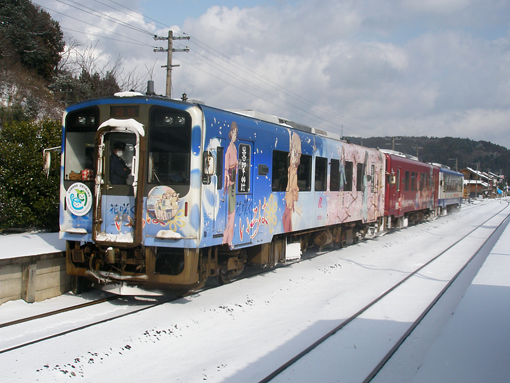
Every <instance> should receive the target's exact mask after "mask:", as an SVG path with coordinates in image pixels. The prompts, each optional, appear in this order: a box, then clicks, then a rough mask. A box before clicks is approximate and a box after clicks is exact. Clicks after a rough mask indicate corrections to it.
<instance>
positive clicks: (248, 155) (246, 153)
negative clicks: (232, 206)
mask: <svg viewBox="0 0 510 383" xmlns="http://www.w3.org/2000/svg"><path fill="white" fill-rule="evenodd" d="M252 149H253V145H252V143H250V142H245V141H240V142H239V148H238V175H237V195H236V213H235V215H236V218H235V219H236V226H237V231H238V235H234V245H241V244H248V243H251V240H252V238H251V235H252V230H251V229H252V228H253V222H252V217H253V214H254V212H253V209H254V208H255V206H254V203H253V190H252V168H253V167H252V162H253V158H252V153H253V150H252Z"/></svg>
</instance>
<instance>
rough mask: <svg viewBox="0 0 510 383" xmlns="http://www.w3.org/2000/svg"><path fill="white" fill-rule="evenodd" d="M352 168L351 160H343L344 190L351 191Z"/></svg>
mask: <svg viewBox="0 0 510 383" xmlns="http://www.w3.org/2000/svg"><path fill="white" fill-rule="evenodd" d="M352 169H353V164H352V162H351V161H345V178H344V180H345V184H344V191H352Z"/></svg>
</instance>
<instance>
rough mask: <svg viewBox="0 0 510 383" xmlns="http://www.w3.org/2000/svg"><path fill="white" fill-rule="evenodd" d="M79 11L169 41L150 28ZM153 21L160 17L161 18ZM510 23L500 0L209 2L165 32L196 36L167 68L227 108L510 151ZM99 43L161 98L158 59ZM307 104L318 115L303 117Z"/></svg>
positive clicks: (177, 82) (137, 49) (147, 50)
mask: <svg viewBox="0 0 510 383" xmlns="http://www.w3.org/2000/svg"><path fill="white" fill-rule="evenodd" d="M43 3H46V4H54V3H55V2H54V1H53V0H44V1H43ZM137 4H138V2H132V3H131V5H129V6H130V8H133V9H136V7H137ZM186 4H187V3H179V6H183V7H184V6H187V5H186ZM219 4H221V2H220V3H219ZM268 4H269V5H268ZM43 5H44V4H43ZM94 6H96V3H94ZM190 6H193V4H190ZM59 9H61V8H59ZM128 13H129V12H128ZM57 16H58V15H54V17H55V18H56V19H57V20H58V19H59V18H58V17H57ZM80 17H83V18H84V19H87V20H89V21H90V22H91V23H92V24H94V25H96V26H97V27H101V28H103V29H106V28H107V27H108V28H112V29H114V30H115V31H116V32H120V33H122V34H124V35H126V36H128V37H129V38H132V39H135V40H138V41H142V42H144V43H146V44H148V45H153V46H162V47H166V42H164V41H159V42H155V41H153V40H152V38H151V36H149V35H148V34H147V35H143V34H141V33H139V32H136V31H133V30H129V29H126V28H122V27H120V26H119V25H117V24H112V23H110V25H108V26H105V25H104V24H103V21H101V22H98V21H97V20H96V21H93V18H92V16H90V15H89V16H87V15H81V16H80ZM137 17H139V15H137V14H133V15H122V18H123V19H124V20H126V21H128V22H129V23H130V24H132V25H136V26H138V27H140V28H142V29H145V30H147V31H149V32H151V33H157V34H158V35H161V36H166V34H167V31H168V29H155V28H156V27H155V25H154V23H153V22H152V21H150V20H149V21H150V23H149V21H147V20H146V21H141V20H139V19H138V18H137ZM151 17H153V18H155V19H158V20H159V19H161V21H163V22H164V21H165V20H164V16H163V15H151ZM509 18H510V4H509V3H508V2H501V1H498V0H484V1H481V0H448V1H447V0H442V1H440V0H420V1H418V0H403V1H399V2H396V1H383V0H368V1H363V2H360V1H355V0H346V1H341V2H339V1H336V0H322V1H318V2H317V1H312V0H303V1H300V2H276V1H274V2H264V3H262V2H261V5H259V6H256V7H251V8H247V7H242V3H240V4H239V6H237V7H230V8H229V7H226V6H221V5H218V6H213V7H210V8H209V9H208V10H207V11H206V12H204V13H203V14H202V15H201V16H199V17H196V18H187V19H186V20H182V22H181V23H175V24H176V25H175V26H174V27H172V29H173V30H174V31H175V32H176V33H177V32H180V31H184V32H186V33H189V34H190V35H191V40H190V41H176V42H175V46H176V47H177V48H182V47H184V46H185V45H189V46H190V48H191V51H190V52H189V53H175V54H174V56H173V57H174V64H181V66H180V67H179V68H175V69H174V70H173V95H174V96H176V97H178V96H180V94H182V93H183V92H186V93H187V94H188V96H189V97H192V98H198V99H201V100H203V101H205V102H206V103H209V104H211V105H214V106H219V107H224V108H257V109H259V110H260V111H262V112H266V113H273V114H279V115H282V116H284V117H289V118H292V119H295V120H297V121H301V122H304V123H307V124H311V125H314V126H317V127H320V128H323V129H326V130H336V131H338V130H339V129H340V128H339V127H340V125H344V130H345V133H346V134H357V133H358V134H360V135H363V136H370V135H376V134H377V135H402V134H406V135H431V136H445V135H450V136H460V137H468V138H473V139H475V138H476V139H481V138H484V139H486V140H493V141H494V142H497V143H499V144H502V145H505V146H507V147H510V137H509V138H507V137H506V135H505V134H503V133H502V132H504V131H505V129H507V127H508V125H509V123H510V112H509V111H510V86H509V85H510V54H509V53H508V52H510V41H509V36H510V35H509V30H508V21H507V20H508V19H509ZM73 24H76V22H75V21H70V20H66V19H62V21H61V25H63V26H66V25H67V26H69V25H73ZM74 28H76V26H74ZM81 28H84V27H81ZM87 28H88V27H87ZM85 30H86V31H87V30H88V29H85ZM105 33H107V32H104V30H103V32H98V34H103V35H104V34H105ZM75 36H76V35H75ZM77 36H78V37H81V36H80V35H77ZM108 36H109V37H112V38H116V36H115V35H108ZM98 49H99V50H100V54H101V57H102V58H103V57H104V58H106V57H113V58H115V57H116V56H117V55H118V54H121V55H122V56H123V58H124V64H125V66H126V70H127V71H129V70H132V69H133V68H135V67H136V68H137V70H138V71H141V72H143V73H146V72H147V70H146V68H145V67H146V66H147V67H149V68H152V67H154V74H155V81H156V91H157V92H159V93H164V89H165V71H164V69H161V68H160V66H161V65H164V64H165V61H166V55H165V54H163V53H153V52H152V48H151V47H149V46H136V45H127V44H121V43H118V42H115V41H112V40H101V42H100V44H98ZM220 57H221V59H220ZM259 75H260V76H262V77H263V78H264V80H262V79H261V78H260V76H259ZM303 99H306V100H309V101H311V102H313V105H312V104H310V103H306V102H304V101H303ZM308 110H310V111H312V114H313V115H306V111H308ZM326 110H331V111H334V112H333V113H328V112H326ZM317 116H319V117H320V118H318V117H317ZM331 122H334V125H333V124H331Z"/></svg>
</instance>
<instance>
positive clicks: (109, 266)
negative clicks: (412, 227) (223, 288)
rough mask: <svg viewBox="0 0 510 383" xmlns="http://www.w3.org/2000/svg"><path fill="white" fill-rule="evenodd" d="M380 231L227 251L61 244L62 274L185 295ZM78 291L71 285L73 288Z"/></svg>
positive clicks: (372, 227) (290, 237) (303, 236)
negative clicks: (210, 282) (311, 250)
mask: <svg viewBox="0 0 510 383" xmlns="http://www.w3.org/2000/svg"><path fill="white" fill-rule="evenodd" d="M383 230H384V222H383V219H382V218H381V219H379V220H378V221H376V222H372V223H370V224H363V223H361V222H352V223H345V224H340V225H333V226H328V227H325V228H322V229H320V230H308V231H302V232H294V233H288V234H282V235H279V236H275V237H274V238H273V240H272V242H270V243H265V244H260V245H256V246H251V247H247V248H242V249H234V250H231V249H230V248H229V247H228V246H226V245H222V246H216V247H210V248H202V249H179V248H169V247H149V246H138V247H134V248H130V247H125V248H122V247H120V246H119V247H112V246H97V245H94V244H84V245H82V244H80V242H73V241H68V242H67V251H66V253H67V257H66V259H67V272H68V274H70V275H73V276H76V277H78V279H88V280H89V281H90V282H92V283H93V284H95V285H105V284H110V283H116V284H119V283H122V284H128V285H138V286H140V287H144V288H148V289H165V290H171V291H174V292H176V293H186V292H188V291H196V290H198V289H200V288H202V287H203V286H204V284H205V282H206V281H207V280H208V279H209V278H211V277H215V278H216V279H217V280H218V282H219V283H220V284H225V283H229V282H230V281H231V280H232V279H233V278H235V277H236V276H238V275H239V274H241V273H242V272H243V270H244V269H245V267H246V266H259V267H264V268H265V267H267V268H272V267H275V266H277V265H278V264H284V263H287V262H292V261H295V260H297V259H300V257H301V254H302V253H303V252H304V251H306V250H307V249H308V248H318V249H320V250H322V249H324V248H341V247H345V246H348V245H350V244H354V243H357V242H359V241H360V240H361V239H363V238H367V237H368V238H370V237H373V236H375V235H377V234H378V233H380V232H381V231H383ZM79 289H80V284H79V283H78V284H77V288H76V289H75V290H79Z"/></svg>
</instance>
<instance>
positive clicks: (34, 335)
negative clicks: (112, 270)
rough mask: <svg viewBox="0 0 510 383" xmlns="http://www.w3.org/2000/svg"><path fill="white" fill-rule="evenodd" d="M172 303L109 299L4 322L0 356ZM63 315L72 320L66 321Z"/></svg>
mask: <svg viewBox="0 0 510 383" xmlns="http://www.w3.org/2000/svg"><path fill="white" fill-rule="evenodd" d="M175 299H177V298H172V299H168V298H166V299H162V300H159V301H137V300H135V299H127V300H126V299H121V297H118V296H109V297H107V298H104V299H97V300H94V301H91V302H87V303H83V304H79V305H74V306H70V307H65V308H62V309H58V310H54V311H49V312H45V313H42V314H38V315H33V316H30V317H26V318H21V319H17V320H13V321H10V322H5V323H3V324H0V354H3V353H6V352H9V351H13V350H17V349H19V348H22V347H26V346H29V345H32V344H35V343H39V342H42V341H45V340H49V339H52V338H56V337H59V336H62V335H66V334H69V333H71V332H74V331H78V330H82V329H85V328H88V327H91V326H95V325H98V324H101V323H105V322H108V321H111V320H114V319H117V318H122V317H124V316H126V315H130V314H134V313H137V312H140V311H143V310H147V309H150V308H152V307H155V306H158V305H161V304H163V303H166V302H170V301H172V300H175ZM114 301H121V302H122V303H120V304H118V305H115V304H112V302H114ZM140 306H141V307H140ZM75 310H81V311H83V313H82V315H81V320H80V322H79V323H76V321H75V320H74V318H75V317H76V314H74V313H73V311H75ZM66 315H69V316H71V317H72V318H73V319H72V320H67V319H66Z"/></svg>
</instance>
